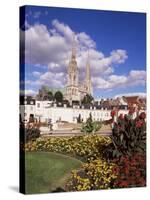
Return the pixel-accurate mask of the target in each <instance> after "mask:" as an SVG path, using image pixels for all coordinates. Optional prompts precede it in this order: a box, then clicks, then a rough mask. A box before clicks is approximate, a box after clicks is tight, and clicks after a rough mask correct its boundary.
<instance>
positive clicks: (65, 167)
mask: <svg viewBox="0 0 150 200" xmlns="http://www.w3.org/2000/svg"><path fill="white" fill-rule="evenodd" d="M25 157H26V158H25V172H26V177H25V178H26V180H25V181H26V193H27V194H34V193H48V192H53V191H55V190H56V189H57V188H63V186H64V184H65V183H66V180H67V178H68V177H69V174H70V171H71V170H73V169H77V168H79V167H80V166H81V164H82V162H81V161H79V160H77V159H75V158H72V157H69V156H65V155H62V154H58V153H51V152H27V153H26V156H25Z"/></svg>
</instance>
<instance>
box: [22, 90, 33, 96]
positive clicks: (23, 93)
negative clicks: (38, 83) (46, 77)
mask: <svg viewBox="0 0 150 200" xmlns="http://www.w3.org/2000/svg"><path fill="white" fill-rule="evenodd" d="M20 94H22V95H32V96H34V95H36V94H37V92H36V91H34V90H20Z"/></svg>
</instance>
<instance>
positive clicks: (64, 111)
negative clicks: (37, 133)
mask: <svg viewBox="0 0 150 200" xmlns="http://www.w3.org/2000/svg"><path fill="white" fill-rule="evenodd" d="M20 111H21V117H22V119H23V120H25V121H26V122H28V121H29V118H30V117H34V118H35V119H37V120H38V121H39V120H40V121H41V122H48V120H49V119H51V120H52V123H55V122H57V121H66V122H70V123H77V118H78V117H79V115H80V116H81V119H82V121H83V122H85V121H86V120H87V118H88V117H89V115H90V113H91V115H92V118H93V120H94V121H104V120H109V119H111V110H110V109H107V108H100V107H99V108H97V107H96V106H91V107H88V108H86V107H84V106H79V105H73V106H72V107H71V106H69V107H68V106H67V105H66V104H63V105H59V104H58V105H57V104H55V103H52V102H51V101H36V100H33V99H29V100H25V101H24V102H23V103H22V105H20ZM121 113H122V114H123V115H125V114H127V113H128V110H127V109H122V110H119V114H121Z"/></svg>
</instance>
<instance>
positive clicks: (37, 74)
mask: <svg viewBox="0 0 150 200" xmlns="http://www.w3.org/2000/svg"><path fill="white" fill-rule="evenodd" d="M32 74H33V76H34V77H40V75H41V73H40V72H37V71H34V72H33V73H32Z"/></svg>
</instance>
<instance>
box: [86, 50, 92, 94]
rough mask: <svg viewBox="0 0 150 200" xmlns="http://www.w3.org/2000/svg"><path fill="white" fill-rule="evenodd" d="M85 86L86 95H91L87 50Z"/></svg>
mask: <svg viewBox="0 0 150 200" xmlns="http://www.w3.org/2000/svg"><path fill="white" fill-rule="evenodd" d="M86 86H87V92H88V94H91V93H92V91H91V89H92V88H91V73H90V55H89V50H88V55H87V63H86Z"/></svg>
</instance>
